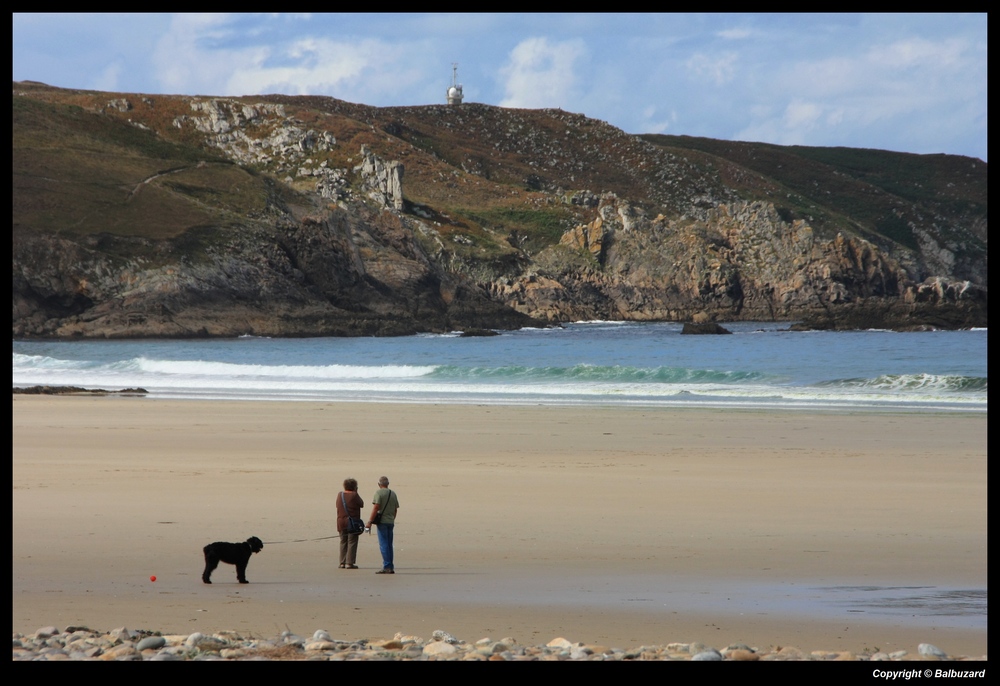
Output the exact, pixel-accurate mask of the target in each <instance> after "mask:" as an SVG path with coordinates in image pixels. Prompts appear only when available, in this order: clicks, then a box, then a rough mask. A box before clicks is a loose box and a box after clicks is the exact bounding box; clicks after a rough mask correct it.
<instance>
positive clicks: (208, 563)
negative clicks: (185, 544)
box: [201, 546, 219, 584]
mask: <svg viewBox="0 0 1000 686" xmlns="http://www.w3.org/2000/svg"><path fill="white" fill-rule="evenodd" d="M218 566H219V558H218V557H217V556H215V555H213V554H212V552H211V551H210V550H209V547H208V546H206V547H205V571H204V572H202V574H201V580H202V581H204V582H205V583H206V584H210V583H212V580H211V579H210V578H209V577H211V576H212V572H214V571H215V568H216V567H218Z"/></svg>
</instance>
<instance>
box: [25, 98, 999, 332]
mask: <svg viewBox="0 0 1000 686" xmlns="http://www.w3.org/2000/svg"><path fill="white" fill-rule="evenodd" d="M13 124H14V139H13V140H14V143H13V177H14V179H13V188H14V190H13V208H14V209H13V230H12V234H13V246H12V266H13V291H12V298H13V335H14V336H15V337H142V336H170V337H186V336H234V335H241V334H256V335H268V336H309V335H395V334H405V333H412V332H418V331H445V330H454V329H506V328H516V327H520V326H524V325H539V324H540V323H557V322H562V321H571V320H579V319H628V320H668V321H712V320H722V321H724V320H737V319H746V320H789V321H792V320H794V321H805V322H806V325H807V326H816V327H834V328H836V327H841V328H856V327H869V326H879V327H891V328H920V327H946V328H952V327H965V326H984V325H986V323H987V316H986V312H987V307H986V292H987V291H986V288H987V282H986V275H987V268H986V209H985V208H986V165H985V164H984V163H982V162H981V161H979V160H968V159H966V158H953V157H947V156H927V157H926V158H925V157H921V156H915V155H909V156H902V155H900V154H898V153H884V152H880V151H847V152H845V153H842V154H841V155H840V157H839V158H838V159H837V160H830V159H823V158H822V154H821V153H822V151H820V152H816V151H817V150H819V149H808V148H806V149H801V150H799V149H782V148H779V147H778V146H758V147H757V148H756V149H752V148H751V147H748V146H752V144H731V145H730V147H733V146H735V148H734V150H735V152H734V151H733V150H730V152H729V153H728V154H727V153H726V149H725V148H720V147H719V146H722V145H723V142H716V143H718V145H717V146H715V147H712V145H713V144H711V143H710V142H705V141H702V140H701V139H683V140H682V139H676V140H675V139H665V138H663V137H650V139H649V140H646V139H644V138H641V137H637V136H631V135H628V134H625V133H623V132H621V131H619V130H617V129H615V128H613V127H611V126H609V125H607V124H605V123H603V122H598V121H594V120H590V119H587V118H586V117H583V116H581V115H575V114H570V113H566V112H562V111H559V110H537V111H531V110H509V109H503V108H496V107H488V106H485V105H474V104H472V105H461V106H457V107H446V106H429V107H409V108H370V107H365V106H362V105H353V104H350V103H345V102H342V101H337V100H334V99H332V98H318V97H282V96H266V97H259V98H228V99H227V98H195V97H181V96H141V95H129V94H107V93H97V92H90V91H66V90H60V89H55V88H50V87H48V86H44V85H42V84H33V83H15V84H14V97H13ZM748 150H751V152H748ZM753 150H756V153H757V155H756V156H755V155H754V154H752V151H753ZM848 153H850V154H848ZM761 158H764V159H765V160H766V162H761V161H760V159H761ZM776 160H778V161H776ZM862 163H863V164H862ZM786 167H788V168H789V169H786ZM893 168H895V169H898V170H899V172H898V174H897V175H896V176H893V174H892V173H891V170H892V169H893ZM404 171H405V174H404ZM804 175H805V176H806V177H807V178H806V180H805V181H804V180H803V176H804ZM808 181H813V182H815V186H811V185H810V184H809V183H808ZM821 182H822V184H823V185H821ZM913 184H916V186H913ZM917 187H919V189H918V188H917ZM920 189H922V190H920Z"/></svg>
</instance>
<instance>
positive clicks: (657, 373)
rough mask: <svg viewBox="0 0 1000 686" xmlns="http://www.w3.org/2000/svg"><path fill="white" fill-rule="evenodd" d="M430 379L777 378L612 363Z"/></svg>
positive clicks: (446, 372) (452, 371)
mask: <svg viewBox="0 0 1000 686" xmlns="http://www.w3.org/2000/svg"><path fill="white" fill-rule="evenodd" d="M430 376H431V377H432V378H437V379H452V380H466V379H467V380H475V381H485V380H491V381H497V382H503V381H507V382H521V383H530V382H533V381H537V382H551V381H567V382H602V381H603V382H613V383H623V382H626V383H667V384H670V383H712V384H729V383H732V384H737V383H747V382H758V383H759V382H766V381H771V382H774V381H777V379H776V378H775V377H773V376H770V375H768V374H763V373H760V372H745V371H718V370H713V369H686V368H683V367H654V368H642V367H628V366H620V365H614V366H609V367H603V366H599V365H590V364H578V365H573V366H572V367H527V366H516V365H511V366H504V367H460V366H457V365H441V366H439V367H437V368H436V369H435V370H434V372H433V373H431V374H430Z"/></svg>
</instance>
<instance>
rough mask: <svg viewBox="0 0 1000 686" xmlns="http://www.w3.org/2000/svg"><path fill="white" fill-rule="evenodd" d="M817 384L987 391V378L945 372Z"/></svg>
mask: <svg viewBox="0 0 1000 686" xmlns="http://www.w3.org/2000/svg"><path fill="white" fill-rule="evenodd" d="M816 385H817V386H820V387H825V388H844V389H864V390H871V391H887V392H896V393H906V392H934V393H949V392H951V393H986V392H987V379H986V378H985V377H980V376H951V375H945V374H882V375H881V376H877V377H874V378H871V379H834V380H831V381H823V382H820V383H818V384H816Z"/></svg>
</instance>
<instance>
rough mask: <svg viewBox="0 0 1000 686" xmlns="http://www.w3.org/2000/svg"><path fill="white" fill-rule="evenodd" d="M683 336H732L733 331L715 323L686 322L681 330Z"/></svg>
mask: <svg viewBox="0 0 1000 686" xmlns="http://www.w3.org/2000/svg"><path fill="white" fill-rule="evenodd" d="M681 333H682V334H695V335H700V334H725V333H729V334H731V333H732V331H730V330H728V329H726V328H725V327H722V326H720V325H719V324H716V323H715V322H685V324H684V327H683V328H682V329H681Z"/></svg>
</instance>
